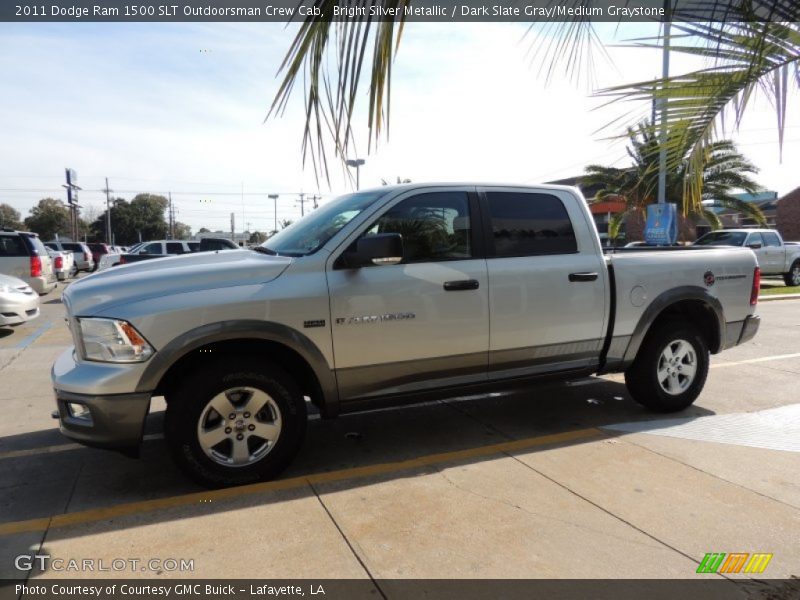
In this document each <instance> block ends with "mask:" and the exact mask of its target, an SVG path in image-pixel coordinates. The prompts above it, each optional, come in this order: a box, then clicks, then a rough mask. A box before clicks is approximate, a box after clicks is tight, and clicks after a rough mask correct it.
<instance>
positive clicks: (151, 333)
mask: <svg viewBox="0 0 800 600" xmlns="http://www.w3.org/2000/svg"><path fill="white" fill-rule="evenodd" d="M758 284H759V270H758V267H757V264H756V258H755V256H754V254H753V252H752V250H750V249H747V248H742V249H730V248H727V249H722V248H713V247H712V248H692V249H685V250H684V249H664V250H646V249H644V250H640V249H633V250H632V251H620V252H617V253H614V254H612V255H609V256H605V255H604V254H603V252H602V249H601V246H600V240H599V238H598V235H597V231H596V229H595V226H594V222H593V220H592V216H591V214H590V212H589V210H588V207H587V205H586V202H585V200H584V199H583V197H582V196H581V195H580V192H578V191H577V190H575V189H573V188H568V187H559V186H537V187H519V186H499V185H444V184H441V185H434V184H425V185H414V184H412V185H404V186H390V187H383V188H380V189H375V190H368V191H361V192H357V193H354V194H348V195H346V196H343V197H341V198H338V199H336V200H334V201H331V202H330V203H328V204H325V205H323V206H321V207H320V208H319V209H317V210H315V211H314V212H312V213H310V214H309V215H307V216H306V217H305V218H303V219H301V220H300V221H298V222H296V223H295V224H294V225H292V226H291V227H288V228H286V229H284V230H283V231H281V232H280V233H278V234H277V235H275V236H273V237H272V238H270V239H269V240H267V242H266V243H265V244H264V245H263V246H260V247H257V248H255V249H254V250H232V251H229V252H220V253H208V254H188V255H183V256H178V257H174V258H164V259H162V260H157V261H149V262H144V263H139V264H133V265H125V266H121V267H118V268H115V269H111V270H109V271H105V272H102V273H97V274H94V275H92V276H90V277H87V278H85V279H83V280H80V281H78V282H76V283H73V284H72V285H71V286H70V287H69V288H68V289H67V290H66V292H65V293H64V296H63V300H64V304H65V307H66V311H67V321H68V324H69V327H70V329H71V331H72V336H73V339H74V342H75V347H74V348H70V349H69V350H68V351H66V352H64V353H63V354H62V355H61V356H60V357H59V358H58V359H57V361H56V363H55V365H54V366H53V372H52V378H53V386H54V388H55V394H56V399H57V405H58V416H59V419H60V425H61V430H62V431H63V433H64V434H65V435H66V436H67V437H69V438H72V439H74V440H77V441H79V442H83V443H85V444H88V445H95V446H103V447H116V448H130V447H137V446H138V445H139V444H140V442H141V439H142V429H143V424H144V421H145V417H146V415H147V413H148V410H149V405H150V400H151V397H153V396H164V397H165V399H166V402H167V411H166V417H165V435H166V439H167V442H168V446H169V448H170V450H171V453H172V455H173V456H174V458H175V460H176V461H177V462H178V464H179V465H180V466H181V467H182V468H183V469H184V470H185V471H186V472H187V473H188V474H189V475H191V476H192V477H194V478H195V479H196V480H197V481H199V482H201V483H203V484H206V485H210V486H222V485H232V484H241V483H246V482H251V481H256V480H260V479H264V478H269V477H274V476H275V475H277V474H278V473H279V472H280V471H281V469H283V468H284V467H285V466H286V465H288V464H289V462H290V461H291V460H292V458H293V457H294V455H295V454H296V452H297V451H298V449H299V447H300V444H301V442H302V439H303V435H304V432H305V428H306V406H307V405H306V398H308V399H310V401H311V402H313V403H314V404H315V405H316V406H317V407H318V409H319V411H320V412H321V414H322V415H323V416H324V417H335V416H336V415H338V414H341V413H345V412H350V411H357V410H361V409H364V408H366V407H371V406H375V404H376V403H378V402H395V403H399V402H402V401H406V400H408V399H411V398H414V399H419V398H421V397H423V398H425V397H428V398H430V397H434V396H437V395H439V396H441V395H445V394H447V395H453V394H456V393H465V392H467V391H468V392H469V393H474V392H475V391H478V390H484V391H488V390H496V389H498V388H500V387H509V386H519V385H521V384H523V383H526V384H527V383H530V382H532V381H536V380H539V379H541V378H544V377H548V378H553V377H556V378H563V379H569V378H576V377H581V376H585V375H589V374H593V373H608V372H615V371H616V372H624V373H625V380H626V383H627V386H628V389H629V390H630V393H631V395H632V397H633V398H634V400H636V401H637V402H639V403H641V404H643V405H645V406H646V407H648V408H650V409H652V410H655V411H663V412H669V411H678V410H681V409H683V408H685V407H687V406H689V405H690V404H691V403H692V402H693V401H694V400H695V399H696V398H697V396H698V394H699V393H700V391H701V390H702V388H703V385H704V383H705V380H706V376H707V374H708V364H709V353H716V352H720V351H722V350H724V349H726V348H729V347H731V346H734V345H736V344H741V343H743V342H745V341H747V340H749V339H750V338H752V337H753V335H755V333H756V331H757V329H758V325H759V318H758V317H757V316H756V315H755V314H754V311H755V305H756V301H757V298H758Z"/></svg>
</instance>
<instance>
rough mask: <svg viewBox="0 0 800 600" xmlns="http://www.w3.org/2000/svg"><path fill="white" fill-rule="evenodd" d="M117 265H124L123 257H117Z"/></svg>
mask: <svg viewBox="0 0 800 600" xmlns="http://www.w3.org/2000/svg"><path fill="white" fill-rule="evenodd" d="M119 264H121V265H124V264H125V257H124V256H120V257H119Z"/></svg>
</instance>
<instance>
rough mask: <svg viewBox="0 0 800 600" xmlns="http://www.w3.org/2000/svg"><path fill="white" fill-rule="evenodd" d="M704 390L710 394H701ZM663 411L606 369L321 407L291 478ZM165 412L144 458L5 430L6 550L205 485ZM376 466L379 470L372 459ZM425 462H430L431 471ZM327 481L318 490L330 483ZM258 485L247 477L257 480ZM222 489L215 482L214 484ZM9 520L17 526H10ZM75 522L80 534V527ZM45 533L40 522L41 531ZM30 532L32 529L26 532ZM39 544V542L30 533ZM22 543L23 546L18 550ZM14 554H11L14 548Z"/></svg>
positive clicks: (264, 500) (189, 509)
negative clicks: (533, 384) (529, 384)
mask: <svg viewBox="0 0 800 600" xmlns="http://www.w3.org/2000/svg"><path fill="white" fill-rule="evenodd" d="M701 401H702V398H701ZM710 414H714V413H712V412H711V411H709V410H706V409H704V408H702V407H700V406H693V407H691V408H689V409H688V410H686V411H683V412H681V413H678V414H677V415H674V416H677V417H683V418H696V417H700V416H707V415H710ZM660 417H661V416H660V415H656V414H654V413H650V412H647V411H646V410H645V409H643V408H642V407H640V406H639V405H638V404H636V403H634V402H633V400H631V399H630V397H629V396H628V394H627V392H626V390H625V386H624V384H622V383H618V382H616V381H609V380H600V379H598V380H595V381H593V382H592V383H588V384H587V385H577V386H568V385H563V384H554V385H548V386H543V387H537V388H533V389H527V390H524V391H517V392H514V393H512V394H503V395H501V394H491V395H488V396H486V395H484V396H476V397H467V398H454V399H448V400H443V401H438V402H431V403H426V404H422V405H413V406H407V407H403V408H396V409H380V410H375V411H370V412H365V413H357V414H352V415H347V416H343V417H341V418H339V419H335V420H331V421H324V420H320V419H318V418H312V420H311V421H310V422H309V427H308V433H307V436H306V440H305V443H304V446H303V448H302V450H301V452H300V454H299V456H298V457H297V459H296V460H295V462H294V463H293V464H292V465H291V466H290V468H289V469H288V470H287V471H286V472H285V473H284V474H283V475H282V476H281V480H290V479H293V478H294V479H298V478H299V479H302V478H304V477H308V476H312V475H318V474H321V473H330V474H334V475H335V472H338V471H341V470H346V469H359V468H368V467H372V466H375V465H384V464H386V463H396V462H401V461H408V460H415V459H420V458H424V457H428V456H431V455H438V454H445V453H449V452H459V451H465V450H473V449H479V448H481V447H484V446H491V445H493V444H500V443H503V442H509V441H513V440H526V439H533V438H539V437H541V436H548V435H553V434H559V433H563V432H570V431H575V430H584V429H591V428H601V427H603V426H604V425H610V424H614V423H620V422H626V421H636V420H652V419H656V418H660ZM162 422H163V413H162V412H157V413H154V414H151V415H150V416H149V417H148V423H147V427H146V441H145V442H144V443H143V446H142V451H141V456H140V458H139V459H132V458H128V457H125V456H123V455H121V454H118V453H114V452H109V451H103V450H96V449H91V448H83V447H74V446H73V445H71V444H70V443H69V441H68V440H66V439H65V438H63V437H61V435H60V434H59V432H58V431H57V430H56V429H52V430H43V431H37V432H31V433H26V434H21V435H16V436H8V437H5V438H0V508H2V510H0V513H1V514H2V519H0V554H7V553H8V552H9V551H11V549H12V548H11V547H13V546H15V544H13V543H12V544H10V546H9V544H8V542H9V541H10V540H7V543H5V544H4V543H2V537H3V536H7V535H10V534H11V533H13V527H11V525H9V524H14V523H17V522H20V521H26V520H31V519H42V518H49V517H51V516H54V515H60V514H64V513H76V512H80V511H92V510H96V509H108V508H113V507H117V506H119V505H123V504H126V503H138V502H142V501H148V500H154V499H160V498H171V497H176V496H181V495H185V494H193V493H198V492H199V493H205V492H204V490H203V489H202V488H200V487H198V486H197V485H195V484H194V483H192V482H191V481H189V480H188V479H187V478H186V477H185V476H183V474H182V473H180V472H179V471H178V470H177V468H176V467H175V466H174V465H173V463H172V461H171V459H170V457H169V455H168V452H167V448H166V445H165V443H164V440H163V439H162V438H161V437H160V435H159V433H160V431H161V425H162ZM602 435H606V436H607V437H614V436H616V435H619V434H618V433H615V432H611V431H607V430H604V431H603V432H602V433H600V432H597V435H594V436H592V437H585V438H583V439H575V440H572V441H566V442H560V443H558V444H547V445H543V446H536V445H532V446H531V447H529V448H526V449H525V450H524V452H536V451H538V450H540V449H548V450H550V449H552V448H553V447H554V446H559V445H561V446H564V445H574V444H581V443H585V442H587V441H593V440H597V439H598V436H600V437H602ZM499 456H502V454H501V453H486V454H481V453H476V454H475V455H474V456H472V457H469V458H466V459H465V458H463V457H462V458H455V459H454V461H453V462H456V463H458V462H462V463H463V462H465V461H466V462H473V463H474V462H479V461H485V460H493V459H497V458H498V457H499ZM449 464H452V462H448V461H447V460H446V459H443V460H442V461H441V465H439V464H428V465H427V466H423V467H418V468H417V467H415V468H398V469H396V470H391V469H389V470H382V471H380V474H378V475H367V476H353V477H335V476H334V477H333V479H334V480H335V488H336V489H337V490H341V489H349V488H356V487H359V486H364V485H369V484H370V483H374V482H375V481H376V480H386V479H387V478H398V479H399V478H407V477H414V476H416V475H419V474H420V472H422V473H431V472H436V470H437V468H438V467H439V466H444V465H449ZM367 470H368V469H367ZM420 470H421V471H420ZM325 485H327V484H323V485H322V488H321V490H320V492H319V493H322V494H324V492H325ZM246 487H247V486H246ZM289 487H290V488H292V489H288V490H275V491H270V490H269V489H267V490H266V491H258V490H256V491H252V490H250V491H248V490H246V489H245V488H236V490H241V493H240V494H239V493H236V492H233V493H231V494H228V495H226V496H225V498H223V499H220V498H219V497H218V498H217V499H216V500H214V501H213V502H211V501H209V502H208V503H202V502H201V501H200V500H198V501H196V502H194V501H191V502H185V503H178V507H179V508H158V507H156V508H146V509H144V510H134V511H132V513H134V514H136V513H138V516H136V517H130V516H120V517H119V518H107V517H104V516H102V515H99V516H98V518H96V519H94V518H92V519H88V521H91V522H93V524H92V531H94V532H100V531H115V530H120V529H126V528H129V527H135V526H140V525H142V524H143V523H147V524H152V523H160V522H168V521H174V520H180V519H185V518H191V517H194V516H197V515H198V514H209V513H222V512H225V511H227V510H233V509H240V508H242V507H243V506H256V505H258V506H263V505H266V504H270V503H274V502H281V501H283V500H285V499H286V498H287V494H289V496H288V497H298V496H302V495H310V496H312V497H313V495H314V494H317V493H318V491H317V489H315V487H312V486H311V485H309V484H308V483H305V484H303V483H301V484H299V485H296V486H289ZM210 495H211V496H213V495H214V492H210ZM4 525H5V526H6V528H5V529H4ZM79 529H80V526H65V527H59V528H58V529H54V530H52V529H51V530H50V531H49V532H48V533H47V534H46V536H45V538H46V539H45V544H46V540H47V539H50V538H51V536H52V537H55V538H56V539H59V538H60V539H63V538H65V537H71V535H81V534H80V533H79V532H78V530H79ZM73 530H75V531H74V532H73V533H71V532H72V531H73ZM36 535H37V536H38V538H39V539H42V533H41V531H40V532H39V533H38V534H36ZM23 539H25V540H29V539H30V536H29V535H27V534H26V535H24V536H22V537H20V540H21V541H22V540H23ZM26 543H29V542H26ZM20 550H22V548H14V549H13V551H14V552H18V551H20ZM3 558H5V557H0V559H3Z"/></svg>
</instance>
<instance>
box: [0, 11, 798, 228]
mask: <svg viewBox="0 0 800 600" xmlns="http://www.w3.org/2000/svg"><path fill="white" fill-rule="evenodd" d="M639 27H641V26H639ZM608 31H611V29H610V28H609V29H608V30H607V32H608ZM523 33H524V28H523V27H521V26H519V25H513V24H491V25H490V24H413V25H409V26H407V27H406V30H405V34H404V40H403V43H402V46H401V50H400V54H399V57H398V60H397V63H396V68H395V71H394V76H395V78H394V83H393V112H392V121H391V137H390V139H389V141H388V142H386V141H384V142H382V143H381V145H380V146H379V147H378V149H377V151H375V152H373V154H372V155H369V156H364V158H366V159H367V164H366V166H365V167H364V168H363V170H362V176H361V179H362V187H364V186H370V185H376V184H379V183H380V181H381V178H385V179H389V180H394V178H396V177H397V176H402V177H410V178H412V179H413V180H414V181H427V180H431V181H432V180H484V181H508V182H527V183H534V182H536V181H546V180H549V179H555V178H560V177H566V176H569V175H573V174H578V173H580V172H581V170H582V167H583V166H584V165H585V164H588V163H604V164H617V165H622V164H624V148H623V145H622V144H621V143H620V142H618V141H609V140H607V139H604V138H607V137H609V136H611V135H613V134H614V133H617V130H611V129H605V130H603V129H602V127H603V126H604V125H605V124H606V123H608V122H610V121H611V120H613V119H614V118H615V117H617V116H619V115H621V114H623V112H625V111H628V110H630V109H632V108H633V109H636V110H638V114H641V111H642V110H644V109H646V107H630V106H627V107H624V106H621V105H620V106H612V107H606V108H598V106H599V105H600V104H601V102H600V101H598V99H596V98H592V97H590V94H589V93H588V91H589V90H588V89H587V87H586V85H585V84H584V85H580V84H576V83H574V82H570V81H566V80H559V79H554V80H553V81H552V82H550V83H549V84H546V83H545V82H544V81H543V80H542V78H541V77H539V76H538V68H537V66H536V65H535V64H534V65H532V64H531V61H530V57H529V56H528V55H527V53H526V50H527V48H528V46H529V44H530V42H531V39H530V38H529V37H528V38H525V37H524V36H523ZM638 33H642V32H641V31H631V30H628V31H622V32H620V33H619V34H618V35H619V37H621V38H628V37H632V36H634V35H635V34H638ZM293 34H294V28H293V27H291V28H289V29H287V28H285V27H284V26H283V25H280V24H252V25H250V24H248V25H245V24H238V25H237V24H233V25H229V24H213V23H212V24H203V25H196V24H91V23H77V24H40V25H29V24H26V25H18V24H13V25H12V24H8V23H5V24H2V25H0V78H2V81H3V86H2V90H3V91H2V93H1V94H0V131H2V137H3V144H0V202H8V203H10V204H12V205H13V206H15V207H16V208H17V209H18V210H20V211H21V212H22V213H23V216H24V215H26V214H27V211H28V210H29V208H30V207H31V206H32V205H33V204H35V202H36V201H38V200H39V199H40V198H41V197H44V196H48V195H49V196H54V197H58V198H63V197H64V195H63V192H62V191H61V190H60V185H61V183H62V182H63V169H64V167H66V166H69V167H72V168H74V169H76V170H77V171H78V173H79V178H80V184H81V185H82V186H83V187H84V188H85V189H86V190H87V191H85V192H83V194H82V196H81V202H82V203H83V204H84V205H86V206H90V207H94V208H95V210H98V209H100V208H101V206H102V205H103V195H102V194H101V193H99V192H98V191H96V190H99V189H101V188H102V187H103V185H104V179H103V178H104V177H109V179H110V183H111V187H112V188H113V189H114V190H117V191H118V193H116V194H115V195H117V196H122V197H126V198H131V197H133V195H134V194H135V193H136V192H147V191H149V192H159V193H165V192H167V191H172V192H173V198H174V199H175V204H176V206H177V208H178V219H179V220H181V221H183V222H186V223H188V224H189V225H191V226H192V227H193V229H195V230H196V229H198V228H199V227H202V226H206V227H209V228H211V229H216V228H225V229H227V228H229V222H230V216H229V215H230V212H234V213H235V214H236V220H237V229H241V228H242V226H243V225H244V226H245V227H246V226H247V224H248V223H249V224H250V229H261V230H264V229H268V228H271V223H272V219H273V213H272V202H271V201H269V200H268V199H267V197H266V196H267V194H268V193H272V192H275V193H280V194H281V198H280V200H279V203H280V204H279V211H278V218H280V219H282V218H294V217H296V216H297V215H299V204H298V203H297V202H296V193H297V192H300V191H303V192H305V193H307V194H314V193H320V194H322V195H323V196H326V197H329V196H330V195H331V194H335V193H339V192H342V191H346V190H347V189H348V186H349V183H348V181H347V180H346V179H345V178H343V177H342V176H341V175H340V173H339V172H338V171H337V172H334V174H333V179H332V184H331V188H328V187H327V185H325V186H323V187H322V188H318V186H317V184H316V181H315V178H314V175H313V173H312V171H311V170H310V168H306V169H304V168H303V165H302V161H301V153H300V137H301V127H302V99H301V98H300V97H299V96H298V97H295V98H294V100H295V101H294V102H292V103H291V104H290V107H289V110H288V111H287V113H286V114H285V115H284V116H283V117H282V118H281V119H278V120H270V121H268V122H266V123H264V117H265V116H266V114H267V110H268V107H269V103H270V101H271V99H272V97H273V95H274V93H275V91H276V89H277V79H276V77H275V75H276V72H277V69H278V66H279V64H280V61H281V59H282V57H283V54H284V53H285V51H286V49H287V48H288V45H289V42H290V40H291V38H292V36H293ZM609 35H610V34H609ZM610 53H611V55H612V58H613V63H614V67H611V66H609V65H607V64H605V63H602V62H601V63H599V64H598V66H597V70H596V73H597V82H596V83H597V85H599V86H601V87H602V86H605V85H614V84H617V83H623V82H628V81H632V80H638V79H646V78H650V77H652V76H654V75H656V74H657V73H658V72H659V69H660V58H659V56H658V54H657V53H654V52H650V51H645V50H630V49H621V48H612V49H611V50H610ZM689 66H690V65H688V63H683V62H682V61H681V60H679V59H676V60H675V64H674V69H673V72H679V71H680V70H681V69H684V70H685V69H686V68H688V67H689ZM364 100H365V101H366V97H364ZM796 100H797V96H796V95H795V96H794V98H793V101H794V103H795V104H796V103H797V102H796ZM774 121H775V117H774V114H773V113H772V112H771V109H770V107H769V106H768V105H767V104H766V102H762V103H761V105H757V106H755V107H754V110H752V111H751V113H750V116H748V118H747V119H746V121H745V122H744V123H743V125H742V131H741V132H740V133H739V134H737V135H734V136H733V137H734V139H737V140H738V141H740V142H741V143H742V146H741V149H742V150H743V151H744V152H745V153H746V154H747V155H748V156H750V157H751V158H752V159H753V160H754V161H755V162H756V163H757V164H758V165H759V167H761V169H762V174H761V176H760V178H759V180H760V181H761V182H762V183H763V184H764V185H765V186H767V187H768V188H770V189H775V190H777V191H779V192H780V193H785V192H787V191H789V190H791V189H793V188H794V187H797V186H798V185H800V178H798V177H797V176H796V173H795V172H793V171H794V169H792V165H793V164H798V159H800V156H798V153H799V151H800V139H798V138H800V136H798V134H797V132H798V131H800V121H798V116H797V114H796V113H795V114H792V115H791V116H790V121H789V123H788V128H787V132H786V139H787V143H786V146H785V150H784V158H783V162H782V163H780V162H779V160H778V150H777V143H776V137H777V135H776V132H775V127H774ZM362 122H363V120H362ZM598 130H601V131H598ZM358 140H359V144H360V148H362V149H365V148H366V143H365V142H366V138H365V133H364V131H363V130H362V131H360V132H359V137H358ZM362 152H363V153H364V154H366V152H365V151H364V150H362ZM242 190H243V191H244V193H245V195H244V196H242V195H241V192H242ZM201 200H204V201H205V202H202V203H201Z"/></svg>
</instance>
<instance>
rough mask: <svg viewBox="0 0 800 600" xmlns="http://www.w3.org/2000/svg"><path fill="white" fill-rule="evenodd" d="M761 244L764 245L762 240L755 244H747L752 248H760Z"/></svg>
mask: <svg viewBox="0 0 800 600" xmlns="http://www.w3.org/2000/svg"><path fill="white" fill-rule="evenodd" d="M761 246H762V244H761V242H755V243H754V244H747V247H748V248H750V249H752V250H758V249H759V248H761Z"/></svg>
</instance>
